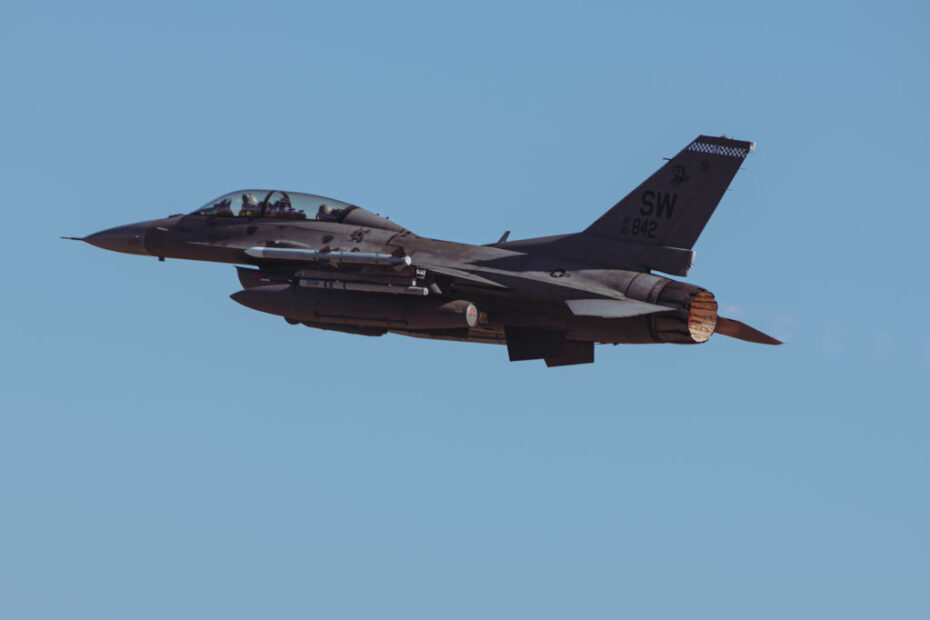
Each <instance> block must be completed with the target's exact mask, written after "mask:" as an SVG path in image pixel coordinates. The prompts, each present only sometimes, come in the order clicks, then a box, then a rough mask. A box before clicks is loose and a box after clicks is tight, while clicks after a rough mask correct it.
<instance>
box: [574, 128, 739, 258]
mask: <svg viewBox="0 0 930 620" xmlns="http://www.w3.org/2000/svg"><path fill="white" fill-rule="evenodd" d="M754 147H755V145H754V144H753V143H752V142H744V141H741V140H730V139H729V138H711V137H709V136H699V137H698V138H697V139H696V140H695V141H694V142H692V143H691V144H689V145H688V146H686V147H685V148H684V150H682V151H681V152H680V153H678V155H676V156H675V157H673V158H672V159H670V160H669V161H668V163H666V164H665V165H664V166H662V167H661V168H659V170H658V171H657V172H656V173H655V174H653V175H652V176H651V177H649V178H648V179H646V181H644V182H643V184H642V185H640V186H639V187H637V188H636V189H635V190H633V191H632V192H631V193H630V194H628V195H627V196H626V198H624V199H623V200H621V201H620V202H618V203H617V204H616V205H614V206H613V208H611V209H610V211H608V212H607V213H605V214H604V215H603V216H601V218H600V219H598V220H597V221H596V222H594V223H593V224H591V225H590V226H589V227H588V228H587V229H586V230H585V231H584V232H585V233H587V234H592V235H597V236H598V237H604V238H606V239H611V240H615V241H624V242H629V243H636V244H643V245H662V246H668V247H671V248H681V249H685V250H690V249H691V248H692V247H693V246H694V243H695V242H696V241H697V239H698V236H699V235H700V234H701V231H702V230H704V225H705V224H707V220H709V219H710V216H711V215H713V213H714V209H715V208H716V207H717V204H718V203H719V202H720V199H721V198H722V197H723V193H724V192H725V191H726V189H727V187H728V186H729V185H730V181H732V180H733V177H734V176H735V175H736V171H737V170H739V167H740V164H742V163H743V160H744V159H745V158H746V156H747V155H748V154H749V151H751V150H752V149H753V148H754Z"/></svg>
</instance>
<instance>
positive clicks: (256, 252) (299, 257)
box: [245, 246, 412, 267]
mask: <svg viewBox="0 0 930 620" xmlns="http://www.w3.org/2000/svg"><path fill="white" fill-rule="evenodd" d="M245 253H246V254H248V255H249V256H251V257H252V258H270V259H274V260H294V261H305V262H306V261H317V262H324V263H336V264H342V265H386V266H388V267H409V266H410V263H411V262H412V261H411V260H410V257H409V256H393V255H391V254H374V253H368V252H320V251H318V250H301V249H296V248H264V247H259V246H256V247H252V248H248V249H247V250H246V251H245Z"/></svg>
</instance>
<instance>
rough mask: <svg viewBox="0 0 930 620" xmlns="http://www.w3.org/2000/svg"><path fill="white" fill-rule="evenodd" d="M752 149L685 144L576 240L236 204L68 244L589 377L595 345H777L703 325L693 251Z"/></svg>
mask: <svg viewBox="0 0 930 620" xmlns="http://www.w3.org/2000/svg"><path fill="white" fill-rule="evenodd" d="M753 148H754V144H753V143H752V142H745V141H740V140H732V139H729V138H726V137H719V138H718V137H710V136H699V137H698V138H697V139H696V140H694V141H693V142H691V143H690V144H688V145H687V146H686V147H685V148H684V149H683V150H682V151H681V152H680V153H678V154H677V155H675V156H674V157H672V158H671V159H668V160H667V162H666V163H665V164H664V165H663V166H662V167H661V168H659V170H658V171H657V172H656V173H655V174H653V175H652V176H650V177H649V178H648V179H646V181H644V182H643V183H642V184H641V185H640V186H639V187H637V188H636V189H635V190H633V191H632V192H631V193H630V194H628V195H627V196H626V197H625V198H623V199H622V200H621V201H620V202H618V203H617V204H615V205H614V206H613V207H612V208H611V209H610V210H608V211H607V212H606V213H604V215H602V216H601V217H600V218H598V219H597V220H596V221H595V222H594V223H592V224H591V225H590V226H588V227H587V228H585V229H584V230H582V231H581V232H575V233H569V234H563V235H556V236H552V237H540V238H533V239H522V240H518V241H509V240H508V236H509V231H508V232H506V233H504V234H503V236H501V238H500V240H498V241H497V242H496V243H491V244H488V245H470V244H465V243H455V242H451V241H439V240H436V239H430V238H427V237H421V236H419V235H417V234H415V233H413V232H412V231H410V230H408V229H407V228H405V227H403V226H400V225H399V224H397V223H395V222H393V221H391V220H389V219H387V218H385V217H382V216H380V215H377V214H375V213H373V212H371V211H368V210H366V209H363V208H361V207H357V206H355V205H352V204H348V203H345V202H340V201H338V200H333V199H331V198H325V197H323V196H316V195H312V194H303V193H297V192H286V191H281V190H241V191H236V192H232V193H229V194H225V195H223V196H221V197H219V198H216V199H215V200H211V201H210V202H209V203H207V204H206V205H205V206H203V207H201V208H200V209H197V210H196V211H194V212H193V213H190V214H189V215H172V216H169V217H167V218H164V219H159V220H151V221H146V222H139V223H136V224H129V225H126V226H119V227H117V228H111V229H108V230H104V231H101V232H98V233H95V234H92V235H90V236H88V237H83V238H75V237H68V238H71V239H78V240H81V241H86V242H87V243H90V244H92V245H95V246H97V247H101V248H104V249H107V250H113V251H116V252H124V253H127V254H141V255H144V256H153V257H158V259H159V260H164V259H165V258H181V259H191V260H204V261H214V262H222V263H232V264H235V265H237V267H236V269H237V270H238V275H239V282H240V283H241V285H242V290H240V291H239V292H237V293H234V294H233V295H232V296H231V297H232V299H233V300H235V301H236V302H238V303H240V304H242V305H243V306H246V307H248V308H252V309H255V310H260V311H262V312H267V313H269V314H273V315H278V316H281V317H284V319H285V320H286V321H287V322H288V323H290V324H292V325H306V326H307V327H314V328H317V329H326V330H334V331H338V332H346V333H349V334H361V335H364V336H382V335H384V334H386V333H389V332H390V333H394V334H402V335H405V336H413V337H417V338H434V339H440V340H456V341H465V342H479V343H490V344H501V345H505V346H506V347H507V353H508V355H509V358H510V360H511V361H521V360H537V359H541V360H544V361H545V363H546V365H547V366H566V365H571V364H584V363H590V362H593V361H594V345H595V343H599V344H640V343H661V342H665V343H676V344H698V343H702V342H706V341H707V340H708V339H709V338H710V337H711V335H712V334H714V333H719V334H723V335H725V336H730V337H732V338H738V339H741V340H747V341H749V342H755V343H761V344H781V343H780V342H779V341H778V340H776V339H774V338H772V337H771V336H767V335H765V334H763V333H762V332H760V331H758V330H756V329H754V328H752V327H749V326H748V325H746V324H744V323H741V322H740V321H736V320H734V319H727V318H724V317H721V316H719V315H718V314H717V302H716V301H715V298H714V295H713V294H712V293H711V292H710V291H707V290H705V289H703V288H701V287H699V286H695V285H693V284H688V283H684V282H680V281H677V280H674V279H671V278H668V277H665V276H663V275H657V274H656V273H655V272H660V273H663V274H668V275H671V276H686V275H687V274H688V271H689V270H690V269H691V267H692V265H693V264H694V252H693V251H692V248H693V246H694V244H695V242H696V241H697V239H698V236H699V235H700V234H701V231H702V230H703V229H704V226H705V224H706V223H707V221H708V219H710V216H711V215H712V214H713V212H714V209H715V208H716V207H717V204H718V203H719V202H720V199H721V198H722V197H723V195H724V192H725V191H726V189H727V187H728V186H729V185H730V182H731V181H732V179H733V177H734V176H735V175H736V172H737V171H738V170H739V167H740V165H741V164H742V163H743V160H744V159H745V158H746V156H747V155H748V154H749V152H750V151H752V150H753Z"/></svg>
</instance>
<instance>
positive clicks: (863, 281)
mask: <svg viewBox="0 0 930 620" xmlns="http://www.w3.org/2000/svg"><path fill="white" fill-rule="evenodd" d="M0 16H2V17H3V22H4V23H5V24H6V26H7V28H6V33H5V35H4V37H2V38H0V71H2V78H3V84H4V86H5V88H4V96H3V97H2V98H0V119H2V120H0V139H2V143H3V145H4V147H5V148H3V149H2V150H0V165H2V170H3V173H2V175H0V178H2V180H3V183H2V187H3V190H4V195H5V198H6V200H7V208H6V210H5V212H6V214H7V217H6V222H7V226H6V230H7V232H8V234H7V235H6V241H5V244H4V254H5V258H6V268H7V278H8V280H11V282H10V284H11V286H8V287H7V288H6V293H5V296H4V302H5V303H3V304H2V306H0V313H2V318H3V321H2V326H3V327H2V329H3V342H4V351H5V352H6V354H5V355H3V356H2V358H0V360H2V362H0V363H2V372H0V377H2V378H0V387H2V393H3V402H4V403H5V405H4V407H3V413H2V414H0V497H2V503H0V506H2V509H0V615H2V616H3V617H11V618H13V617H15V618H22V619H25V618H60V617H69V618H95V619H100V618H125V617H133V618H165V617H174V618H209V617H223V618H266V617H267V618H339V619H342V618H345V619H349V618H352V619H355V618H378V619H380V618H384V619H394V618H397V619H401V618H403V619H411V618H436V617H444V618H479V617H480V618H514V617H534V618H566V617H587V618H615V617H623V616H627V617H638V618H681V617H697V618H714V619H721V618H746V617H755V618H779V619H780V618H785V617H811V618H813V617H825V616H826V617H844V618H875V617H894V618H925V617H927V614H928V613H930V601H928V597H927V594H926V584H927V583H928V581H930V561H928V558H930V534H928V528H927V524H928V523H930V498H928V494H927V490H926V487H927V484H926V480H927V473H928V464H930V463H928V457H927V449H926V444H927V438H928V435H930V421H928V415H927V414H928V406H927V404H926V402H927V397H928V389H927V376H928V372H927V371H928V369H930V337H928V335H927V330H926V328H925V327H924V324H925V321H924V320H923V318H922V317H923V310H924V309H926V308H927V307H928V302H930V295H928V293H927V288H926V286H925V282H926V275H925V272H926V267H927V264H928V259H927V253H926V241H925V236H926V234H925V231H926V230H927V228H928V224H930V218H928V215H927V208H926V203H927V200H926V198H925V197H923V185H924V180H925V177H926V166H927V161H928V160H927V155H926V145H927V143H928V141H930V123H928V121H927V115H926V110H927V109H928V104H930V90H928V82H927V78H926V65H927V59H928V57H930V44H928V42H927V37H926V23H927V21H928V17H930V15H928V10H927V8H926V5H924V4H922V3H917V2H912V3H908V2H890V3H881V4H878V3H875V4H869V3H839V2H836V3H829V2H827V3H790V2H789V3H775V4H773V3H769V4H768V5H766V6H762V7H759V6H752V5H750V4H747V3H737V2H732V3H727V2H705V3H683V2H665V3H661V5H655V6H651V5H643V6H640V7H625V6H621V5H618V4H617V3H607V2H592V3H584V5H583V6H577V5H576V4H575V3H563V4H556V3H489V2H473V3H468V4H467V5H463V4H461V3H456V4H449V5H442V4H438V3H415V2H399V3H392V4H390V5H388V4H382V3H364V2H345V3H339V4H336V3H333V4H330V5H322V4H316V3H294V4H288V3H262V4H260V5H259V4H255V3H235V2H226V3H212V4H211V3H186V2H185V3H172V2H167V3H161V4H159V5H150V6H132V5H128V4H126V3H97V2H90V3H80V4H73V3H56V2H51V3H32V2H29V3H27V2H17V1H12V2H7V3H6V4H5V5H4V8H2V9H0ZM701 133H707V134H712V135H719V134H724V133H725V134H727V135H729V136H732V137H736V138H740V139H748V140H754V141H756V142H757V150H756V151H755V153H753V154H752V155H751V156H750V157H749V159H748V160H747V161H746V163H745V164H744V166H743V169H742V171H741V172H740V173H739V175H738V176H737V178H736V179H735V181H734V182H733V184H732V186H731V190H730V191H729V192H728V194H727V195H726V196H725V198H724V200H723V202H722V203H721V205H720V208H719V209H718V210H717V213H716V214H715V216H714V218H713V219H712V220H711V222H710V224H709V225H708V227H707V229H706V230H705V232H704V234H703V235H702V237H701V239H700V241H699V242H698V245H697V246H696V250H697V253H698V256H697V263H696V267H695V269H694V270H693V271H692V273H691V276H690V277H689V278H688V281H690V282H694V283H697V284H700V285H702V286H705V287H707V288H709V289H710V290H712V291H713V292H714V293H715V294H716V296H717V298H718V300H719V301H720V303H721V307H722V308H723V309H725V311H726V313H728V314H729V315H730V316H734V317H735V318H739V319H742V320H745V321H747V322H749V323H751V324H753V325H755V326H757V327H759V328H760V329H763V330H764V331H767V332H769V333H772V334H773V335H775V336H777V337H781V338H783V339H784V340H786V341H787V343H788V344H787V345H786V346H783V347H780V348H768V347H761V346H753V345H750V344H747V343H743V342H739V341H735V340H730V339H727V338H723V337H715V338H712V339H711V341H710V342H708V343H707V344H705V345H702V346H700V347H675V346H671V345H657V346H652V347H599V348H598V350H597V353H596V354H597V358H598V361H597V363H596V364H594V365H593V366H592V365H589V366H578V367H569V368H563V369H557V370H556V369H553V370H547V369H546V368H545V367H544V366H543V365H542V364H541V363H521V364H509V363H508V362H507V360H506V353H505V351H504V350H503V349H501V348H497V347H490V346H478V345H467V344H454V343H441V342H429V341H419V340H412V339H403V338H401V337H397V336H387V337H384V338H380V339H367V338H362V337H354V336H348V335H340V334H335V333H324V332H316V331H311V330H308V329H305V328H303V327H291V326H288V325H286V324H285V323H284V321H281V320H280V319H277V318H275V317H271V316H268V315H263V314H260V313H256V312H252V311H249V310H247V309H245V308H243V307H241V306H239V305H237V304H235V303H234V302H232V301H230V300H229V299H228V295H229V294H230V293H233V292H235V291H236V290H237V289H238V286H237V281H236V277H235V273H234V270H233V269H232V268H231V267H230V266H228V265H217V264H208V263H204V264H200V263H193V262H183V261H172V260H169V261H167V262H165V263H158V262H157V261H156V260H155V259H154V258H152V259H146V258H142V257H135V256H127V255H118V254H113V253H107V252H104V251H101V250H98V249H96V248H92V247H90V246H86V245H83V244H76V243H72V242H66V241H61V240H59V239H58V236H59V235H84V234H89V233H91V232H94V231H97V230H100V229H103V228H108V227H110V226H114V225H118V224H123V223H128V222H134V221H139V220H145V219H150V218H155V217H161V216H164V215H167V214H169V213H178V212H188V211H191V210H193V209H195V208H197V207H198V206H200V205H202V204H203V203H205V202H206V201H207V200H209V199H210V198H212V197H214V196H217V195H220V194H223V193H225V192H227V191H230V190H233V189H237V188H242V187H277V188H283V189H290V190H294V191H307V192H313V193H321V194H325V195H330V196H334V197H336V198H340V199H343V200H346V201H349V202H353V203H356V204H359V205H362V206H365V207H367V208H370V209H372V210H374V211H377V212H380V213H382V214H385V215H389V216H390V217H391V218H392V219H393V220H395V221H397V222H399V223H401V224H403V225H405V226H407V227H409V228H411V229H412V230H414V231H415V232H417V233H419V234H421V235H425V236H430V237H435V238H441V239H455V240H461V241H467V242H472V243H487V242H491V241H494V240H496V239H497V238H498V237H499V236H500V234H501V233H502V232H503V231H504V230H507V229H510V230H512V231H513V233H512V238H523V237H532V236H539V235H545V234H556V233H561V232H572V231H575V230H580V229H582V228H584V227H585V226H587V225H588V224H589V223H590V222H592V221H593V220H594V219H596V218H597V217H598V216H599V215H600V214H601V213H603V212H604V211H605V210H606V209H607V208H609V206H610V205H612V204H613V203H614V202H615V201H616V200H617V199H619V198H620V197H622V196H623V195H624V194H626V193H627V192H628V191H629V190H631V189H632V188H633V187H635V186H636V185H637V184H638V183H639V182H640V181H641V180H642V179H644V178H645V177H646V176H648V175H649V174H650V173H651V172H653V171H654V170H655V169H656V168H657V167H658V166H659V165H661V163H662V159H661V158H662V157H663V156H670V155H673V154H674V153H676V152H677V151H678V150H680V149H681V148H682V147H683V146H684V145H686V144H687V143H688V142H689V141H690V140H692V139H693V138H694V137H695V136H696V135H698V134H701Z"/></svg>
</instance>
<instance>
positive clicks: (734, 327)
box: [714, 316, 782, 344]
mask: <svg viewBox="0 0 930 620" xmlns="http://www.w3.org/2000/svg"><path fill="white" fill-rule="evenodd" d="M714 333H715V334H723V335H724V336H729V337H730V338H736V339H738V340H745V341H746V342H755V343H757V344H782V342H781V341H780V340H775V339H774V338H772V337H771V336H769V335H768V334H763V333H762V332H760V331H759V330H758V329H756V328H754V327H750V326H748V325H746V324H745V323H743V322H742V321H737V320H735V319H727V318H724V317H722V316H718V317H717V327H715V328H714Z"/></svg>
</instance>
